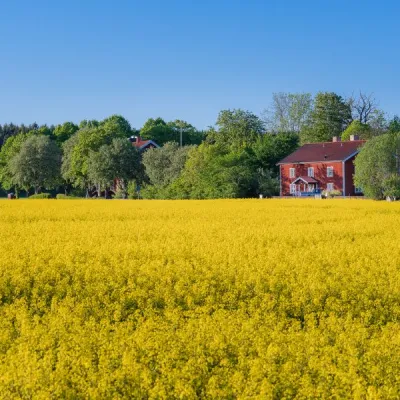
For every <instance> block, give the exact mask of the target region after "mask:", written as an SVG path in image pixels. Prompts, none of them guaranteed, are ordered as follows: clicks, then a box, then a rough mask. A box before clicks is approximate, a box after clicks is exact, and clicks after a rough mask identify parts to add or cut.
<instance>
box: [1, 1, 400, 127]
mask: <svg viewBox="0 0 400 400" xmlns="http://www.w3.org/2000/svg"><path fill="white" fill-rule="evenodd" d="M399 14H400V4H399V2H397V1H387V0H383V1H370V0H364V1H358V0H357V1H352V0H347V1H344V0H303V1H299V0H288V1H285V0H276V1H275V0H273V1H272V0H271V1H268V0H263V1H255V0H248V1H244V0H242V1H234V0H230V1H225V0H214V1H210V0H201V1H200V0H195V1H190V0H179V1H178V0H168V1H167V0H163V1H155V0H143V1H135V0H131V1H124V0H115V1H112V0H108V1H101V0H79V1H78V0H64V1H54V0H52V1H43V0H35V1H32V0H19V1H11V0H10V1H5V0H4V1H2V2H1V5H0V15H1V23H0V55H1V56H0V123H6V122H14V123H30V122H34V121H36V122H37V123H39V124H43V123H49V124H52V123H53V124H56V123H61V122H64V121H68V120H70V121H74V122H79V121H80V120H82V119H102V118H104V117H106V116H109V115H111V114H121V115H123V116H125V117H126V118H127V119H128V120H129V121H130V123H131V124H132V126H134V127H136V128H139V127H140V126H141V125H142V124H143V122H144V121H145V120H146V119H147V118H149V117H158V116H161V117H163V118H164V119H166V120H172V119H176V118H179V119H185V120H187V121H188V122H191V123H192V124H194V125H195V126H197V127H198V128H205V127H206V126H208V125H212V124H214V122H215V119H216V117H217V114H218V112H219V111H220V110H221V109H226V108H244V109H247V110H251V111H253V112H254V113H256V114H260V113H261V112H262V110H263V109H265V108H266V107H267V106H268V105H269V104H270V102H271V95H272V93H273V92H279V91H284V92H304V91H306V92H311V93H316V92H317V91H319V90H322V91H335V92H337V93H339V94H341V95H343V96H347V95H350V94H351V93H352V92H357V91H358V90H360V89H362V90H364V91H366V92H373V93H374V94H375V97H376V98H377V99H378V100H379V102H380V106H381V108H383V109H384V110H385V111H386V112H388V113H389V114H395V113H400V96H399V93H400V52H399V44H400V23H399Z"/></svg>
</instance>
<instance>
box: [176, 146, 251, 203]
mask: <svg viewBox="0 0 400 400" xmlns="http://www.w3.org/2000/svg"><path fill="white" fill-rule="evenodd" d="M255 179H256V177H255V174H254V170H253V169H252V165H251V159H250V155H249V153H248V152H247V151H246V150H245V149H238V150H231V149H228V148H227V147H226V146H224V145H218V144H214V145H208V144H206V143H203V144H201V145H200V146H198V147H196V148H194V149H192V150H191V151H190V152H189V154H188V159H187V161H186V164H185V168H184V169H183V171H182V174H181V176H180V178H179V179H178V180H177V181H175V182H174V187H173V188H174V191H176V197H177V198H194V199H204V198H234V197H246V196H247V195H249V194H250V193H251V192H252V189H254V186H255ZM254 191H255V190H253V195H254ZM172 198H174V196H173V195H172Z"/></svg>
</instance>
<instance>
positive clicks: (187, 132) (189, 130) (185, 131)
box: [157, 119, 205, 146]
mask: <svg viewBox="0 0 400 400" xmlns="http://www.w3.org/2000/svg"><path fill="white" fill-rule="evenodd" d="M167 125H168V126H169V127H170V128H171V129H172V131H173V132H174V133H175V135H174V140H175V141H176V142H177V143H180V133H181V131H182V145H183V146H188V145H193V144H200V143H201V142H202V141H203V140H204V139H205V134H204V132H203V131H198V130H197V129H196V128H195V127H194V126H193V125H191V124H189V123H188V122H186V121H182V120H179V119H176V120H175V121H171V122H168V123H167ZM157 143H158V142H157Z"/></svg>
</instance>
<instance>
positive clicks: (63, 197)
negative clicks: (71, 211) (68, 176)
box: [56, 193, 81, 200]
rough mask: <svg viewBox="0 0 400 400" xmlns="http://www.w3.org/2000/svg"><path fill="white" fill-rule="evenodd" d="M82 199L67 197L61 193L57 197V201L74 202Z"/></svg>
mask: <svg viewBox="0 0 400 400" xmlns="http://www.w3.org/2000/svg"><path fill="white" fill-rule="evenodd" d="M80 198H81V197H78V196H67V195H65V194H64V193H59V194H58V195H57V196H56V199H57V200H74V199H80Z"/></svg>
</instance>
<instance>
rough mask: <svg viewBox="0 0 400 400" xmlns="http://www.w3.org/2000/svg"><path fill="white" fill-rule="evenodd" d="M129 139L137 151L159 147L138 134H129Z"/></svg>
mask: <svg viewBox="0 0 400 400" xmlns="http://www.w3.org/2000/svg"><path fill="white" fill-rule="evenodd" d="M129 140H130V141H131V143H132V146H134V147H136V148H137V149H138V150H139V151H144V150H147V149H153V148H155V147H160V146H159V145H158V144H157V143H156V142H154V141H153V140H143V139H142V138H141V137H140V136H131V137H130V138H129Z"/></svg>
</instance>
